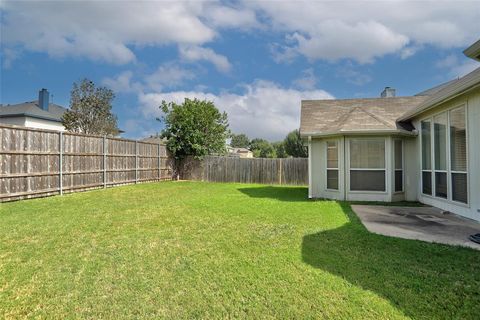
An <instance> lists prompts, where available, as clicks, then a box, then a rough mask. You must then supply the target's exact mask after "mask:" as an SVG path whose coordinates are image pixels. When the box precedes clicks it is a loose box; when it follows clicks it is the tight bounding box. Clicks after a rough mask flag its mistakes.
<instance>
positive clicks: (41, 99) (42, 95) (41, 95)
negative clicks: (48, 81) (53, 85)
mask: <svg viewBox="0 0 480 320" xmlns="http://www.w3.org/2000/svg"><path fill="white" fill-rule="evenodd" d="M48 98H49V94H48V90H47V89H42V90H40V91H39V92H38V106H39V107H40V109H42V110H45V111H48Z"/></svg>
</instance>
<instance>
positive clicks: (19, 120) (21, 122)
mask: <svg viewBox="0 0 480 320" xmlns="http://www.w3.org/2000/svg"><path fill="white" fill-rule="evenodd" d="M0 124H11V125H14V126H22V127H24V126H25V117H15V118H0Z"/></svg>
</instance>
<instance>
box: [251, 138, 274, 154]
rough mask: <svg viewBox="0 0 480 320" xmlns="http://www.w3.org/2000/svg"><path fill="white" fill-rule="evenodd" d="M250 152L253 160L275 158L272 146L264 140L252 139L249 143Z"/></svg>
mask: <svg viewBox="0 0 480 320" xmlns="http://www.w3.org/2000/svg"><path fill="white" fill-rule="evenodd" d="M250 150H251V151H252V152H253V156H254V157H255V158H275V157H276V154H275V149H274V148H273V146H272V144H271V143H270V142H268V141H267V140H265V139H258V138H256V139H253V140H252V141H251V142H250Z"/></svg>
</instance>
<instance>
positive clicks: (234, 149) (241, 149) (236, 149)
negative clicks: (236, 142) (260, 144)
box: [233, 148, 252, 153]
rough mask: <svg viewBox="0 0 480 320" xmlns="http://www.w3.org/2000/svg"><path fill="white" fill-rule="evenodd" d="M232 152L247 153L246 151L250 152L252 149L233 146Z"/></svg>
mask: <svg viewBox="0 0 480 320" xmlns="http://www.w3.org/2000/svg"><path fill="white" fill-rule="evenodd" d="M233 152H236V153H248V152H252V151H250V150H248V149H247V148H233Z"/></svg>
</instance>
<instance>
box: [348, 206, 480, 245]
mask: <svg viewBox="0 0 480 320" xmlns="http://www.w3.org/2000/svg"><path fill="white" fill-rule="evenodd" d="M352 209H353V210H354V211H355V213H356V214H357V216H358V217H359V218H360V220H361V221H362V223H363V225H364V226H365V227H366V228H367V229H368V231H370V232H373V233H377V234H382V235H385V236H391V237H398V238H404V239H415V240H422V241H427V242H436V243H444V244H449V245H459V246H464V247H469V248H473V249H477V250H480V244H477V243H474V242H472V241H470V240H469V239H468V236H469V235H471V234H475V233H480V223H478V222H475V221H472V220H468V219H465V218H462V217H460V216H457V215H455V214H451V213H449V214H443V213H442V210H440V209H438V208H433V207H388V206H371V205H352Z"/></svg>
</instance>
